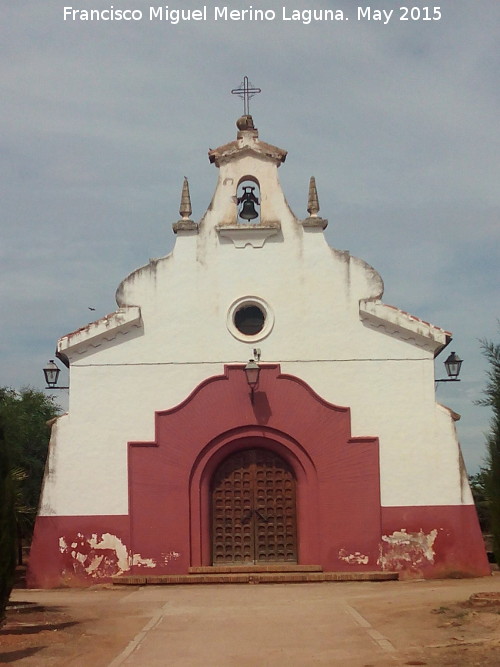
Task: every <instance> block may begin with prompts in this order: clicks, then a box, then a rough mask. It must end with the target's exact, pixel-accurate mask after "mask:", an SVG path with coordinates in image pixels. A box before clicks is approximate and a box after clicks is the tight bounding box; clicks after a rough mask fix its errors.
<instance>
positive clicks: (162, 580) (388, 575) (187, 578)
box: [112, 572, 398, 586]
mask: <svg viewBox="0 0 500 667" xmlns="http://www.w3.org/2000/svg"><path fill="white" fill-rule="evenodd" d="M397 579H398V573H397V572H254V573H253V572H244V573H239V574H237V573H234V572H231V573H225V574H164V575H130V576H126V575H120V576H117V577H113V579H112V582H113V584H115V585H122V586H145V585H150V586H160V585H169V586H172V585H179V584H295V583H296V584H298V583H318V582H324V581H395V580H397Z"/></svg>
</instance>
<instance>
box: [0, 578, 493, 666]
mask: <svg viewBox="0 0 500 667" xmlns="http://www.w3.org/2000/svg"><path fill="white" fill-rule="evenodd" d="M479 591H491V592H497V593H499V594H500V576H499V575H496V576H494V577H487V578H483V579H468V580H451V581H450V580H447V581H418V582H416V581H412V582H384V583H322V584H258V585H248V584H247V585H213V586H192V585H191V586H146V587H139V588H129V587H118V588H109V589H107V588H97V589H95V590H60V591H23V590H18V591H15V592H14V595H13V598H14V599H18V600H29V601H32V602H37V603H38V604H43V605H45V606H46V608H48V609H49V608H50V607H51V606H52V607H54V608H56V609H57V610H59V611H64V613H65V614H69V615H70V616H71V617H72V618H75V619H76V620H77V623H76V625H75V626H74V627H72V628H69V629H68V631H67V632H68V633H72V634H68V635H67V638H66V639H64V637H63V636H62V635H63V633H62V628H61V638H60V643H59V644H58V645H53V646H50V647H47V646H45V647H42V649H40V650H39V651H38V652H37V653H36V654H34V655H32V656H31V657H29V656H27V657H22V658H21V659H20V660H18V661H17V662H19V664H27V665H28V664H30V665H36V666H37V667H39V666H45V665H49V664H50V665H51V666H52V665H74V666H75V667H76V666H79V665H82V667H84V666H87V665H90V664H91V665H92V666H93V667H101V666H102V667H121V666H122V665H123V666H135V667H154V666H155V665H162V666H164V665H168V666H172V667H210V666H212V665H213V666H215V665H217V667H226V666H227V667H257V666H258V667H266V666H270V667H275V666H277V667H281V666H283V667H295V666H297V667H298V666H308V665H343V666H344V667H366V666H370V667H372V666H373V667H387V666H391V665H407V664H427V665H453V666H454V667H455V666H456V665H474V664H478V665H498V664H500V616H499V615H498V614H493V613H491V614H489V615H488V619H489V620H488V623H490V625H485V624H484V619H485V618H486V616H485V615H481V614H477V613H476V612H470V611H466V612H462V611H461V608H460V607H457V606H456V605H457V604H458V603H461V602H463V601H465V600H467V599H468V598H469V597H470V595H472V594H473V593H477V592H479ZM457 610H458V611H457ZM464 614H467V619H466V620H467V622H466V620H465V618H464ZM474 614H475V615H474ZM479 616H481V624H480V626H478V625H477V618H479ZM490 617H491V618H490ZM495 623H496V625H495ZM490 626H491V627H490ZM1 640H2V637H1V636H0V643H1ZM495 641H497V645H495V646H493V644H494V642H495ZM479 645H480V646H481V647H483V648H484V651H485V653H484V655H483V654H482V658H481V660H482V661H480V662H477V661H471V653H470V652H469V653H467V652H466V651H467V649H469V650H470V651H472V649H474V650H475V649H476V648H477V647H478V646H479ZM455 647H457V649H460V651H459V652H458V653H457V652H455V651H454V648H455ZM492 651H494V652H493V653H492ZM495 651H496V652H495ZM434 654H436V655H437V657H436V656H434ZM448 654H450V656H451V657H449V660H451V661H446V660H448V657H447V658H446V660H445V658H444V657H443V656H444V655H447V656H448ZM490 654H491V655H490ZM433 656H434V657H433ZM440 656H441V657H440ZM457 656H458V657H457ZM460 656H463V661H462V658H461V657H460ZM491 656H494V657H491ZM419 660H420V662H419ZM422 660H423V662H422ZM433 660H434V661H433ZM0 662H2V660H1V651H0Z"/></svg>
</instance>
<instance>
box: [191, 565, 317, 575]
mask: <svg viewBox="0 0 500 667" xmlns="http://www.w3.org/2000/svg"><path fill="white" fill-rule="evenodd" d="M246 572H323V568H322V567H321V565H297V563H267V564H266V563H260V564H259V565H253V564H251V563H248V564H247V565H208V566H203V567H190V568H189V574H244V573H246Z"/></svg>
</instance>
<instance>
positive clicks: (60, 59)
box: [0, 0, 500, 473]
mask: <svg viewBox="0 0 500 667" xmlns="http://www.w3.org/2000/svg"><path fill="white" fill-rule="evenodd" d="M71 2H72V0H43V1H41V0H16V2H10V1H9V0H0V16H1V28H0V29H1V31H2V39H1V42H0V49H1V63H2V64H1V66H0V82H1V89H2V100H1V102H0V121H1V127H2V132H1V134H0V137H1V138H0V141H1V150H0V169H1V179H0V187H1V207H0V268H1V281H0V303H1V308H2V318H1V327H0V386H10V387H13V388H20V387H23V386H28V385H29V386H32V387H35V388H37V389H40V390H42V389H43V388H44V384H45V383H44V381H43V376H42V368H43V366H44V365H45V364H46V362H47V361H48V360H49V359H51V358H53V357H54V350H55V346H56V341H57V339H58V338H59V337H60V336H63V335H64V334H66V333H68V332H70V331H73V330H75V329H77V328H79V327H80V326H83V325H85V324H87V323H88V322H90V321H93V320H94V319H97V318H98V317H101V316H103V315H105V314H106V313H109V312H112V311H113V310H114V309H115V307H116V303H115V300H114V294H115V290H116V288H117V286H118V284H119V283H120V281H121V280H122V279H123V278H124V277H125V276H126V275H128V274H129V273H130V272H131V271H132V270H134V269H135V268H137V267H139V266H142V265H143V264H146V263H147V262H148V261H149V259H150V258H153V257H161V256H164V255H166V254H168V252H170V250H171V249H172V247H173V243H174V238H175V237H174V234H173V232H172V227H171V224H172V223H173V222H175V221H176V220H177V219H178V218H179V213H178V209H179V201H180V193H181V187H182V181H183V177H184V176H187V177H188V178H189V183H190V190H191V199H192V204H193V215H192V217H193V218H194V219H195V220H198V219H200V218H201V217H202V215H203V213H204V212H205V210H206V208H207V207H208V205H209V203H210V200H211V197H212V194H213V191H214V189H215V184H216V179H217V171H216V169H214V167H213V166H212V165H210V164H209V162H208V159H207V151H208V149H209V148H215V147H217V146H220V145H222V144H224V143H226V142H228V141H232V140H233V139H235V137H236V128H235V121H236V119H237V118H238V117H239V116H240V115H241V114H242V111H243V106H242V101H241V100H240V99H239V98H238V97H237V96H234V95H231V93H230V91H231V89H233V88H235V87H238V86H239V84H240V82H241V81H242V79H243V77H244V76H248V77H249V79H250V81H251V82H252V83H253V84H254V85H255V86H258V87H259V88H261V90H262V93H261V94H259V95H258V96H256V97H255V98H253V99H252V100H251V103H250V111H251V113H252V115H253V118H254V122H255V125H256V126H257V127H258V129H259V134H260V138H261V139H262V140H263V141H267V142H269V143H272V144H274V145H276V146H280V147H281V148H284V149H286V150H288V157H287V160H286V162H285V164H284V165H283V166H282V167H281V169H280V179H281V183H282V186H283V189H284V192H285V195H286V196H287V199H288V201H289V203H290V206H291V208H292V210H293V211H294V212H295V214H296V215H297V216H298V217H299V218H303V217H305V216H306V207H307V190H308V183H309V177H310V176H311V175H314V176H315V177H316V183H317V187H318V193H319V199H320V204H321V213H320V214H321V215H322V216H323V217H325V218H328V220H329V226H328V228H327V230H326V238H327V240H328V242H329V244H330V245H332V246H333V247H335V248H338V249H340V250H346V249H347V250H349V251H350V252H351V254H352V255H354V256H357V257H361V258H362V259H364V260H366V261H367V262H368V263H369V264H371V265H372V266H374V267H375V268H376V269H377V271H378V272H379V273H380V274H381V275H382V278H383V279H384V283H385V293H384V296H383V300H384V302H385V303H389V304H392V305H395V306H397V307H399V308H401V309H402V310H405V311H407V312H410V313H412V314H414V315H416V316H418V317H420V318H422V319H424V320H426V321H430V322H432V323H433V324H435V325H437V326H440V327H443V328H444V329H446V330H449V331H452V332H453V334H454V340H453V342H452V344H451V345H450V346H449V347H448V348H446V350H445V351H444V352H443V353H442V354H441V355H440V356H439V357H438V359H437V360H436V377H438V378H439V377H444V375H445V372H444V367H443V364H442V362H443V361H444V359H445V358H446V356H447V355H448V353H449V352H450V351H452V350H454V351H456V352H457V354H458V355H459V356H460V357H462V358H463V359H464V363H463V367H462V373H461V382H460V383H441V384H440V385H438V389H437V399H438V400H439V401H440V402H442V403H444V404H446V405H448V406H449V407H451V408H452V409H453V410H454V411H455V412H458V413H459V414H461V415H462V419H461V420H460V422H458V432H459V438H460V441H461V444H462V449H463V453H464V458H465V461H466V464H467V467H468V469H469V472H471V473H474V472H476V471H477V469H478V467H479V466H480V465H482V463H483V458H484V456H485V446H484V440H485V437H484V433H485V432H486V431H487V430H488V422H489V418H490V413H489V410H488V408H485V407H479V406H477V405H475V401H476V400H477V399H479V398H481V394H482V390H483V388H484V386H485V382H486V375H485V373H486V370H487V364H486V362H485V360H484V357H483V356H482V354H481V347H480V342H479V341H480V339H484V338H486V339H490V340H496V341H498V340H499V337H500V330H499V324H498V320H499V318H500V308H499V306H500V303H499V289H498V286H499V282H500V280H499V278H500V275H499V274H500V270H499V267H500V261H499V260H500V257H499V255H500V242H499V241H500V187H499V160H500V158H499V156H500V145H499V144H500V131H499V126H500V122H499V118H500V108H499V107H500V104H499V102H500V88H499V72H500V49H499V48H498V43H499V38H500V3H499V2H498V1H497V0H474V1H472V0H467V1H465V0H441V1H440V2H439V4H436V5H431V4H429V3H422V2H417V1H416V0H415V1H414V2H413V3H410V4H409V5H408V7H415V8H417V9H420V11H418V10H417V9H415V10H414V11H413V15H414V17H415V18H414V19H411V18H410V20H404V10H400V7H401V6H402V0H400V1H398V2H391V0H384V1H377V2H374V3H372V4H371V5H357V4H355V3H354V2H351V1H350V0H349V1H348V0H339V1H338V2H327V1H326V0H322V1H315V0H311V1H310V2H308V3H306V0H303V3H302V4H301V2H299V0H293V2H292V3H291V4H282V3H278V2H274V1H272V0H268V1H267V2H265V1H264V2H260V1H255V2H253V3H252V4H249V3H244V2H241V1H238V2H237V1H236V0H233V1H232V2H230V3H229V4H225V5H224V4H220V5H217V4H216V3H209V4H207V5H202V4H201V3H197V2H194V0H185V1H183V2H180V1H179V2H178V3H177V4H170V5H159V4H156V3H155V2H150V1H147V0H126V1H124V0H115V1H114V2H113V3H111V2H103V1H102V0H78V1H77V0H75V3H74V4H71ZM160 6H161V7H163V8H165V7H167V6H168V7H169V9H170V10H173V9H183V10H191V11H194V10H198V11H201V10H202V9H203V7H206V16H207V17H206V20H194V19H191V20H189V21H188V20H184V21H179V23H178V24H174V23H173V22H172V21H171V20H170V21H166V20H163V21H161V20H158V19H154V20H149V8H150V7H155V8H157V7H160ZM64 7H71V8H72V9H76V10H90V9H95V10H98V11H102V10H110V8H111V7H112V8H113V10H115V11H116V10H118V9H120V10H124V9H128V10H134V12H135V14H134V16H136V17H137V16H139V14H140V13H141V12H142V19H141V20H130V21H126V20H121V21H119V20H113V21H110V20H109V21H104V20H100V21H96V20H94V21H82V20H80V18H78V17H79V16H81V15H82V14H81V12H80V13H75V14H73V12H72V11H71V12H68V18H67V19H66V20H64ZM215 7H219V8H224V7H227V8H228V11H231V10H232V11H233V12H234V11H241V10H243V9H246V10H250V9H253V10H256V9H264V10H266V11H267V14H266V16H268V17H271V16H272V14H273V12H274V13H275V18H274V20H264V21H259V20H249V19H248V17H249V16H250V17H251V16H252V13H251V11H248V12H247V13H246V15H245V16H246V17H247V18H245V19H243V20H235V19H233V20H231V19H229V18H228V20H223V19H219V20H217V21H216V20H215V18H214V12H215ZM358 7H361V8H363V13H364V15H365V16H366V12H365V9H366V8H367V7H369V8H370V11H371V19H370V20H368V19H367V18H361V19H360V20H358ZM424 7H427V8H428V10H427V11H426V10H424V9H423V8H424ZM283 8H285V9H284V10H283ZM327 9H335V10H339V11H341V12H344V20H343V21H329V20H323V21H321V20H312V21H311V22H310V23H307V10H316V16H317V17H319V16H320V15H321V14H320V11H319V10H327ZM383 10H385V12H390V11H391V10H394V11H393V13H392V15H391V18H390V19H389V20H388V21H387V22H386V21H385V19H384V20H380V21H377V20H376V17H377V16H378V14H377V12H379V13H380V12H382V11H383ZM283 11H284V12H285V15H283ZM294 11H295V16H298V17H299V20H286V18H291V17H292V15H294V14H293V13H294ZM165 14H166V11H164V15H165ZM323 15H325V14H323ZM70 16H76V17H77V18H76V19H75V20H73V19H72V18H69V17H70ZM233 16H235V17H237V16H238V14H233ZM240 16H241V15H240ZM381 16H383V14H381ZM418 16H420V20H418ZM439 17H440V18H439ZM423 18H429V19H432V20H425V21H424V20H422V19H423ZM346 19H347V20H346ZM89 307H91V308H95V311H90V310H89ZM65 372H66V371H65V370H63V372H62V374H61V381H62V383H63V384H66V379H67V376H66V375H65ZM49 393H50V392H49ZM52 393H54V392H52ZM57 399H58V400H59V401H60V403H61V405H62V406H63V407H65V405H66V404H67V392H66V391H60V392H58V393H57Z"/></svg>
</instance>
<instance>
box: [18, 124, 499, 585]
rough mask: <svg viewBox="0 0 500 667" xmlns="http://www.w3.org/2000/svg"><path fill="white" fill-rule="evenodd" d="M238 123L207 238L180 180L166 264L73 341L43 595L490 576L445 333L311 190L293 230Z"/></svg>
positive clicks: (38, 541)
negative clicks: (207, 582)
mask: <svg viewBox="0 0 500 667" xmlns="http://www.w3.org/2000/svg"><path fill="white" fill-rule="evenodd" d="M237 126H238V132H237V138H236V139H235V140H234V141H231V142H230V143H228V144H226V145H223V146H221V147H219V148H217V149H214V150H210V151H209V160H210V163H212V164H213V165H214V166H215V167H216V168H217V170H218V181H217V185H216V188H215V193H214V196H213V199H212V201H211V203H210V205H209V207H208V209H207V211H206V213H205V215H204V216H203V217H202V218H201V220H199V221H198V222H195V221H194V220H192V219H191V204H190V198H189V187H188V183H187V181H186V180H185V182H184V187H183V191H182V200H181V207H180V213H181V218H180V220H179V221H178V222H176V223H174V225H173V229H174V232H175V234H176V241H175V246H174V248H173V250H172V252H171V253H170V254H169V255H167V256H166V257H162V258H160V259H157V260H151V261H150V262H149V263H148V264H146V265H145V266H143V267H141V268H139V269H137V270H135V271H133V272H132V273H131V274H130V275H129V276H127V277H126V278H125V279H124V280H123V281H122V283H121V284H120V285H119V287H118V289H117V292H116V301H117V306H118V307H117V310H116V311H115V312H114V313H112V314H110V315H108V316H106V317H103V318H101V319H99V320H97V321H95V322H93V323H91V324H89V325H87V326H84V327H82V328H81V329H79V330H77V331H75V332H73V333H71V334H68V335H66V336H63V337H62V338H60V339H59V341H58V344H57V354H58V357H59V359H61V360H62V361H63V362H64V363H66V364H67V365H68V367H69V369H70V400H69V410H68V412H67V413H66V414H65V415H63V416H61V417H60V418H59V419H58V420H57V421H56V423H55V424H54V426H53V429H52V438H51V444H50V447H49V456H48V461H47V467H46V473H45V479H44V485H43V491H42V498H41V504H40V509H39V514H38V517H37V520H36V527H35V534H34V540H33V546H32V553H31V559H30V571H29V583H30V585H33V586H39V587H50V586H58V585H61V584H69V585H72V584H78V585H81V584H82V583H84V584H92V583H96V582H99V581H108V580H110V578H111V577H114V576H125V575H147V576H155V575H168V574H172V575H184V574H189V572H193V571H196V568H198V569H199V568H217V567H220V566H224V565H226V566H227V565H232V566H233V565H234V566H237V565H241V566H245V565H248V564H253V565H258V564H280V563H281V564H288V565H289V564H297V565H304V566H305V565H308V566H309V565H310V566H318V567H319V568H321V569H322V570H323V571H325V572H379V571H380V572H389V571H391V572H399V573H400V574H401V575H402V576H424V577H439V576H447V575H450V574H452V573H462V574H467V575H483V574H489V567H488V563H487V560H486V556H485V552H484V546H483V542H482V537H481V532H480V529H479V525H478V521H477V516H476V511H475V507H474V504H473V500H472V496H471V492H470V489H469V486H468V481H467V475H466V472H465V468H464V466H463V462H462V457H461V453H460V447H459V444H458V441H457V436H456V432H455V425H454V420H455V419H456V418H457V416H456V415H455V414H454V413H453V411H451V410H450V409H449V408H447V407H445V406H442V405H440V404H439V403H437V402H436V399H435V389H434V358H435V356H436V355H438V354H439V353H440V352H441V351H442V350H443V349H444V348H445V347H446V346H447V345H448V344H449V342H450V340H451V334H450V333H449V332H447V331H445V330H444V329H441V328H439V327H436V326H433V325H432V324H429V323H427V322H423V321H422V320H420V319H418V318H417V317H414V316H412V315H409V314H408V313H406V312H404V311H402V310H399V309H398V308H396V307H393V306H389V305H386V304H384V303H383V301H382V300H381V299H382V295H383V282H382V279H381V277H380V275H379V274H378V273H377V272H376V270H375V269H373V268H372V267H371V266H369V265H368V264H367V263H366V262H364V261H363V260H360V259H357V258H355V257H352V256H351V255H350V254H349V253H348V252H345V251H339V250H336V249H334V248H331V247H329V245H328V243H327V242H326V239H325V236H324V229H325V227H326V225H327V221H326V220H325V219H323V218H322V217H321V216H320V215H319V204H318V196H317V192H316V185H315V182H314V179H311V182H310V188H309V202H308V216H307V217H305V218H304V219H299V218H297V217H296V216H295V214H294V213H293V212H292V211H291V209H290V207H289V205H288V203H287V201H286V199H285V196H284V194H283V192H282V189H281V186H280V183H279V179H278V168H279V167H280V166H281V165H282V164H283V162H284V161H285V158H286V155H287V154H286V151H284V150H282V149H280V148H277V147H276V146H273V145H271V144H268V143H265V142H263V141H261V140H260V138H259V133H258V130H257V129H256V128H255V127H254V123H253V120H252V117H251V116H249V115H248V114H247V115H244V116H243V117H242V118H240V119H239V120H238V123H237ZM242 216H243V217H242ZM249 360H252V364H251V366H253V367H254V368H255V366H257V367H258V369H259V376H258V381H257V384H255V386H252V387H251V386H249V384H248V382H247V375H246V372H245V366H246V365H247V364H248V361H249Z"/></svg>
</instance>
